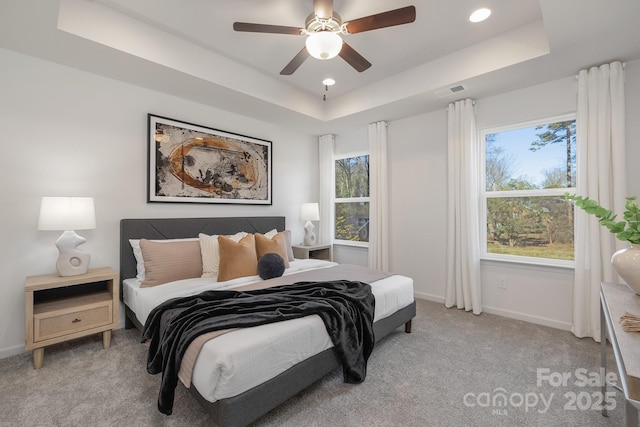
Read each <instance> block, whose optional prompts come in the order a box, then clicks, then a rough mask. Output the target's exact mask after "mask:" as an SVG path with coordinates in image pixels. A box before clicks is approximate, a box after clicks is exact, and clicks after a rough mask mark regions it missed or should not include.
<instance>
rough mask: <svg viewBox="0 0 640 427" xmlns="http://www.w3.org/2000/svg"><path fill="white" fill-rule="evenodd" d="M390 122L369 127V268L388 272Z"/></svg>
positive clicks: (372, 124)
mask: <svg viewBox="0 0 640 427" xmlns="http://www.w3.org/2000/svg"><path fill="white" fill-rule="evenodd" d="M387 177H388V171H387V123H386V122H376V123H371V124H369V267H370V268H375V269H378V270H382V271H389V184H388V178H387Z"/></svg>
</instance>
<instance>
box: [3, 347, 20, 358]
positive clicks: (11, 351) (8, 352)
mask: <svg viewBox="0 0 640 427" xmlns="http://www.w3.org/2000/svg"><path fill="white" fill-rule="evenodd" d="M24 352H26V350H25V349H24V346H23V345H16V346H14V347H9V348H2V349H0V359H4V358H6V357H10V356H15V355H16V354H22V353H24Z"/></svg>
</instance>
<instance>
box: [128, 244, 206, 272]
mask: <svg viewBox="0 0 640 427" xmlns="http://www.w3.org/2000/svg"><path fill="white" fill-rule="evenodd" d="M195 240H198V238H196V237H190V238H187V239H165V240H150V241H151V242H160V243H168V242H189V241H195ZM129 244H130V245H131V249H133V256H134V257H135V258H136V273H137V274H136V279H138V280H140V281H143V280H144V258H143V257H142V249H140V239H129Z"/></svg>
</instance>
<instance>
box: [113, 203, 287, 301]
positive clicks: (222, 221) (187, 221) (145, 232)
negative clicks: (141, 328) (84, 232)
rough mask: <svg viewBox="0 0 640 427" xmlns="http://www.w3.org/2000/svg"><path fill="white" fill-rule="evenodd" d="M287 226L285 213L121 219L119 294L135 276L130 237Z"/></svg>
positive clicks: (258, 230) (256, 230)
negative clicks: (220, 216) (279, 214)
mask: <svg viewBox="0 0 640 427" xmlns="http://www.w3.org/2000/svg"><path fill="white" fill-rule="evenodd" d="M274 228H275V229H277V230H278V231H283V230H284V229H285V218H284V217H283V216H263V217H226V218H153V219H123V220H120V295H121V296H122V281H123V280H124V279H128V278H130V277H135V276H136V259H135V257H134V256H133V250H132V249H131V245H130V244H129V239H150V240H151V239H158V240H160V239H181V238H187V237H198V234H199V233H204V234H209V235H212V234H235V233H237V232H239V231H246V232H247V233H266V232H268V231H270V230H273V229H274Z"/></svg>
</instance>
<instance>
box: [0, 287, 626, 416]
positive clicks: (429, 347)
mask: <svg viewBox="0 0 640 427" xmlns="http://www.w3.org/2000/svg"><path fill="white" fill-rule="evenodd" d="M417 311H418V314H417V317H416V319H414V322H413V332H412V333H411V334H405V333H404V332H402V331H401V330H398V331H397V332H395V333H393V334H392V335H390V336H389V337H387V338H385V339H384V340H382V341H381V342H380V343H378V344H377V346H376V348H375V350H374V352H373V355H372V357H371V359H370V360H369V366H368V375H367V379H366V381H365V382H364V383H363V384H360V385H351V384H344V383H343V382H342V375H341V371H340V370H336V371H334V372H333V373H332V374H330V375H328V376H327V377H325V378H324V379H323V380H321V381H319V382H318V383H316V384H315V385H313V386H311V387H310V388H308V389H307V390H305V391H304V392H303V393H301V394H300V395H298V396H296V397H294V398H292V399H290V400H289V401H288V402H286V403H285V404H284V405H282V406H280V407H279V408H277V409H275V410H274V411H272V412H271V413H269V414H267V415H266V416H264V417H262V418H261V419H259V420H258V421H257V422H256V423H255V424H254V425H256V426H515V425H518V426H619V425H622V424H623V422H624V401H623V397H622V394H621V392H619V391H616V390H613V389H611V388H610V391H613V392H614V399H615V400H614V401H615V409H613V410H611V411H610V416H609V418H604V417H602V416H601V415H600V412H599V411H597V410H594V409H591V408H590V406H592V405H589V403H591V404H594V403H596V399H597V397H598V396H599V391H600V389H599V387H595V386H590V385H588V384H587V385H582V381H580V377H578V378H576V370H578V369H580V370H581V371H578V375H580V374H581V373H584V374H586V375H595V374H597V372H598V369H599V363H600V358H599V354H600V350H599V349H600V347H599V345H598V344H597V343H595V342H594V341H593V340H591V339H578V338H575V337H574V336H573V335H572V334H571V333H569V332H564V331H559V330H556V329H552V328H547V327H543V326H537V325H532V324H528V323H525V322H520V321H514V320H510V319H505V318H501V317H498V316H493V315H488V314H482V315H480V316H474V315H472V314H470V313H465V312H463V311H459V310H456V309H446V308H444V307H443V306H442V305H440V304H436V303H432V302H429V301H424V300H419V301H418V308H417ZM138 341H139V333H138V332H137V331H135V330H118V331H115V333H114V335H113V339H112V347H111V348H110V349H108V350H103V349H102V341H101V339H100V337H99V336H97V335H96V336H92V337H87V338H83V339H78V340H75V341H73V342H70V343H64V344H60V345H57V346H53V347H50V348H47V349H46V351H45V361H44V367H43V368H42V369H40V370H37V371H36V370H34V369H33V367H32V362H31V354H30V353H25V354H22V355H18V356H13V357H10V358H6V359H2V360H0V426H2V427H6V426H89V425H92V426H204V425H211V422H210V421H209V420H208V418H207V415H206V413H205V412H204V411H203V410H202V409H201V408H200V407H199V405H198V403H197V402H196V401H195V399H194V398H193V397H192V396H191V395H190V394H189V392H188V391H187V390H185V388H184V387H182V386H181V385H179V386H178V389H177V393H176V401H175V405H174V412H173V415H171V416H165V415H163V414H160V413H159V412H158V411H157V409H156V397H157V393H158V387H159V380H160V378H159V376H152V375H149V374H147V373H146V371H145V368H144V365H145V357H146V353H145V350H146V348H145V346H144V345H143V344H140V343H139V342H138ZM609 356H610V357H609V366H610V367H615V364H614V361H613V359H612V357H611V354H610V355H609ZM538 369H545V370H546V371H545V372H548V373H549V375H551V378H555V376H556V375H560V374H562V373H569V374H571V378H569V379H568V380H567V381H566V385H565V384H560V385H557V386H555V387H554V386H552V385H551V384H549V381H543V382H542V384H541V385H540V386H538V385H537V374H536V372H537V370H538ZM501 393H502V395H504V396H506V397H507V402H506V406H500V405H499V403H500V400H499V397H500V394H501ZM494 397H496V398H497V400H495V404H494V403H492V401H493V400H494ZM534 403H535V404H534ZM588 407H589V408H588Z"/></svg>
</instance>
